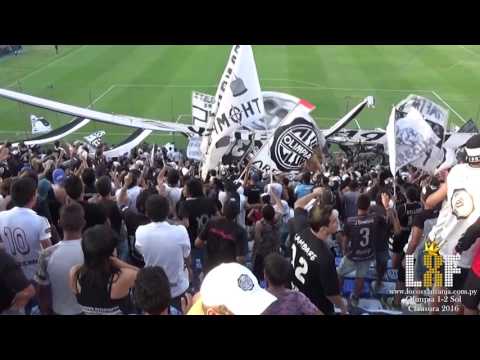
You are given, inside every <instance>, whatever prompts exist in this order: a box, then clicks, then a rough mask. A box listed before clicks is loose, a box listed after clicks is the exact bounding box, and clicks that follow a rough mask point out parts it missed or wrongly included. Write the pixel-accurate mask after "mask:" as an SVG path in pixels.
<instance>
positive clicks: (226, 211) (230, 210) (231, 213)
mask: <svg viewBox="0 0 480 360" xmlns="http://www.w3.org/2000/svg"><path fill="white" fill-rule="evenodd" d="M222 212H223V216H225V217H226V218H227V219H228V220H234V219H235V218H236V217H237V216H238V214H239V212H240V203H239V202H238V201H237V200H236V199H235V198H229V199H227V201H225V204H224V205H223V211H222Z"/></svg>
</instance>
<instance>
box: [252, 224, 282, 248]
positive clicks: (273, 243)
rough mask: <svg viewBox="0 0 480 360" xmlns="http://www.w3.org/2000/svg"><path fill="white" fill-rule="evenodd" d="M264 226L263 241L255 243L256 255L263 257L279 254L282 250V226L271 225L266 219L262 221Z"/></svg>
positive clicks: (262, 231)
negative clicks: (273, 253) (274, 253)
mask: <svg viewBox="0 0 480 360" xmlns="http://www.w3.org/2000/svg"><path fill="white" fill-rule="evenodd" d="M260 223H261V224H262V230H261V232H260V233H261V236H260V237H261V239H260V241H259V242H255V254H257V255H261V256H263V257H265V256H267V255H268V254H270V253H272V252H279V250H280V226H279V225H280V224H278V223H275V224H273V225H272V224H270V223H269V222H267V221H265V220H264V219H262V220H260Z"/></svg>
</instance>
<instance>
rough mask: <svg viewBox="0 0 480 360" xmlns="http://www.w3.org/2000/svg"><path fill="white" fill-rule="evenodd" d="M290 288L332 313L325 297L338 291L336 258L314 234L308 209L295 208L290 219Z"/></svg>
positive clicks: (337, 293)
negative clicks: (291, 278)
mask: <svg viewBox="0 0 480 360" xmlns="http://www.w3.org/2000/svg"><path fill="white" fill-rule="evenodd" d="M293 227H294V236H293V239H292V266H293V270H294V276H293V281H292V287H293V288H294V289H295V290H299V291H301V292H302V293H303V294H305V295H306V296H307V297H308V298H309V299H310V301H311V302H312V303H314V304H315V305H316V306H317V307H318V308H319V309H320V310H321V311H322V312H323V313H324V314H333V313H334V307H333V304H332V303H331V302H330V301H329V300H328V298H327V296H335V295H339V294H340V289H339V285H338V278H337V271H336V267H335V258H334V256H333V254H332V252H331V251H330V249H329V248H328V246H327V244H326V243H325V241H323V240H321V239H319V238H317V237H316V236H314V235H313V234H312V232H311V230H310V226H309V225H308V220H307V212H306V211H305V210H303V209H295V217H294V219H293Z"/></svg>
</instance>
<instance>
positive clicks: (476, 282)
mask: <svg viewBox="0 0 480 360" xmlns="http://www.w3.org/2000/svg"><path fill="white" fill-rule="evenodd" d="M463 289H464V290H476V292H475V293H472V294H469V293H467V294H463V295H462V304H463V305H464V306H465V307H467V308H469V309H471V310H476V309H477V308H478V304H479V303H480V277H478V276H477V275H475V273H474V272H473V271H470V272H469V273H468V275H467V278H466V279H465V284H464V287H463Z"/></svg>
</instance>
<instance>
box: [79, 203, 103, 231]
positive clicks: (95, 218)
mask: <svg viewBox="0 0 480 360" xmlns="http://www.w3.org/2000/svg"><path fill="white" fill-rule="evenodd" d="M80 204H81V205H82V207H83V211H84V212H85V222H86V224H85V227H84V228H83V231H85V230H86V229H88V228H90V227H92V226H95V225H103V224H105V221H107V214H106V213H105V210H104V209H103V208H102V207H101V206H100V205H98V204H91V203H87V202H84V201H81V202H80Z"/></svg>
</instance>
